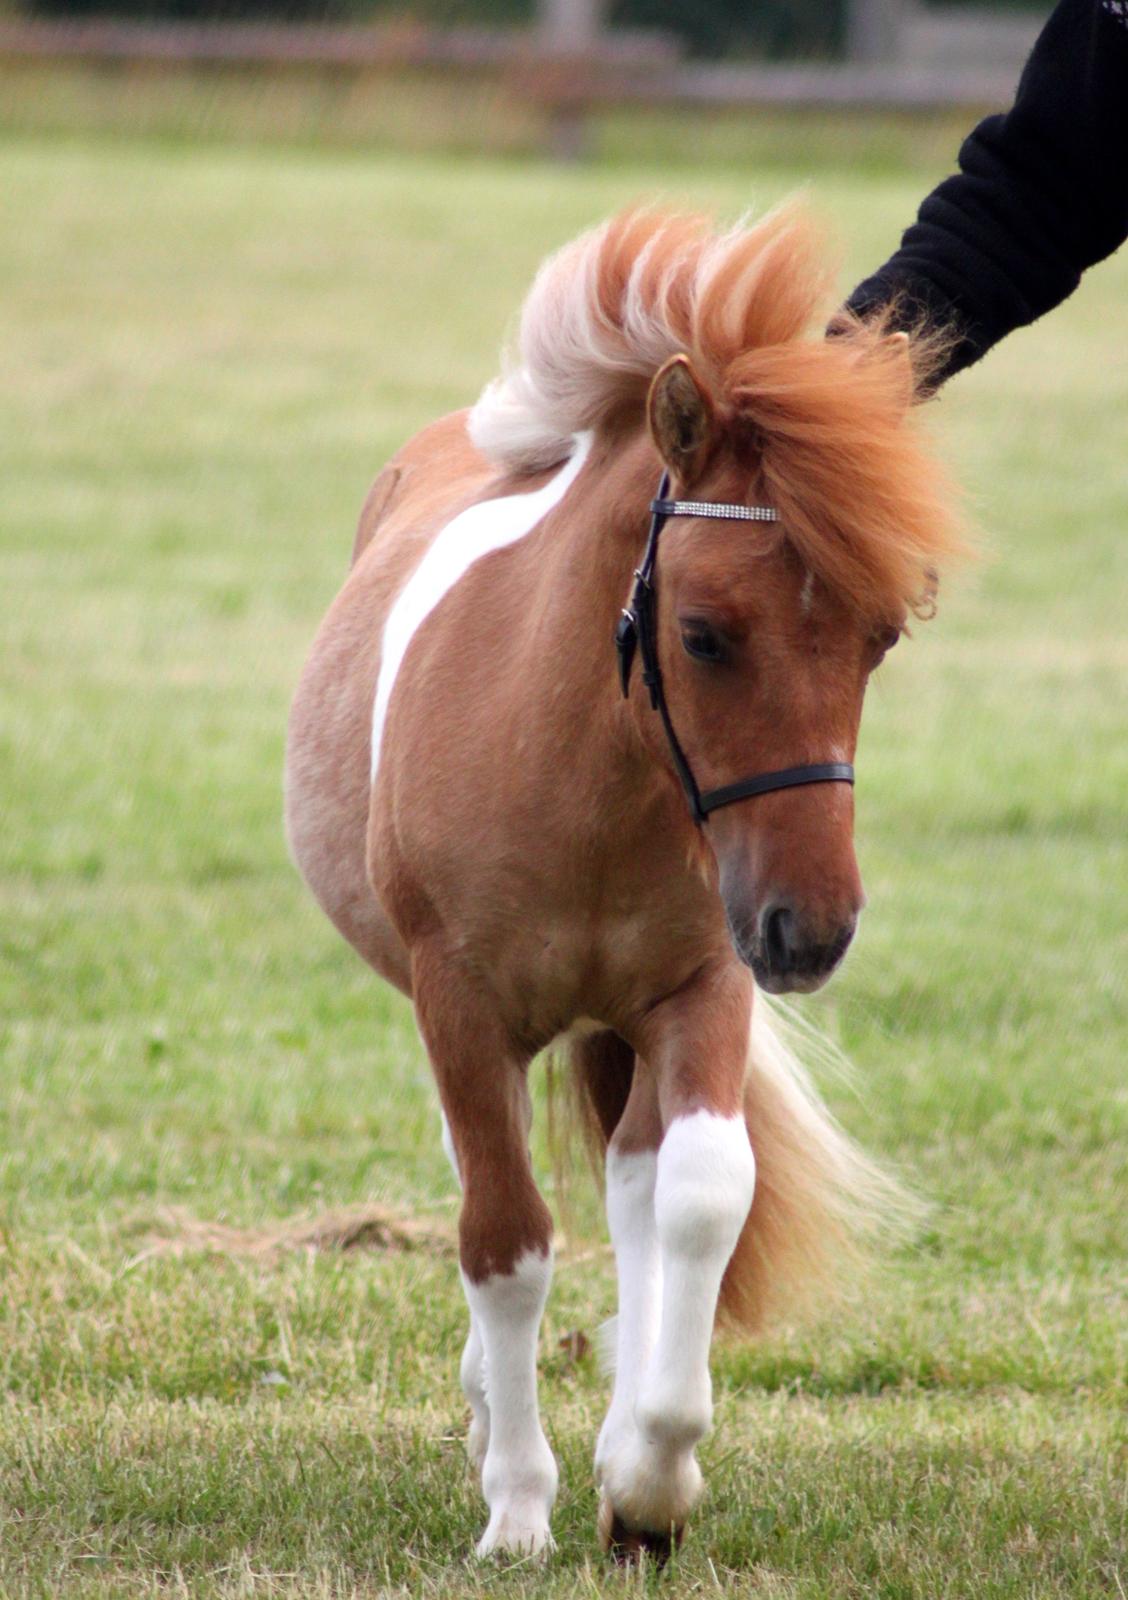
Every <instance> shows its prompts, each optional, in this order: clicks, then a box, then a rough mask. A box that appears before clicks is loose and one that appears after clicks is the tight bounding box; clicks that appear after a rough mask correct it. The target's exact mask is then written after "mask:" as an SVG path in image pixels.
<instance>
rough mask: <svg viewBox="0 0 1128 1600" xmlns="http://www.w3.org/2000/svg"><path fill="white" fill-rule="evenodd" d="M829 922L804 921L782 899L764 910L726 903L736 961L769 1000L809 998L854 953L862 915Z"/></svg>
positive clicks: (766, 903)
mask: <svg viewBox="0 0 1128 1600" xmlns="http://www.w3.org/2000/svg"><path fill="white" fill-rule="evenodd" d="M859 909H860V907H852V908H851V909H850V910H849V912H848V914H846V915H845V916H844V917H840V918H835V919H828V918H815V917H812V916H810V915H805V914H804V912H803V911H802V910H801V909H800V907H799V906H798V905H797V904H795V903H793V902H792V901H789V900H786V899H784V898H782V897H781V896H771V897H769V898H767V899H766V900H765V901H764V903H763V904H762V905H761V906H760V907H759V909H754V908H753V907H750V906H748V905H747V904H746V903H745V905H743V906H739V905H738V904H734V903H733V902H732V901H726V905H725V911H726V915H727V919H728V927H729V935H730V937H731V939H732V943H733V947H734V949H735V950H736V953H737V955H738V956H739V957H740V959H741V960H742V961H743V962H744V964H745V966H747V967H751V969H752V975H753V977H754V978H755V979H756V982H757V983H758V984H759V986H760V988H761V989H763V990H765V991H766V992H767V993H768V994H806V993H808V992H809V991H810V990H812V989H818V988H820V987H821V986H822V984H824V983H825V982H826V980H827V979H828V978H829V977H830V975H831V973H832V972H833V971H834V969H835V968H836V967H837V966H838V964H839V962H840V961H841V960H842V957H843V956H844V955H845V954H846V951H847V949H848V948H849V945H850V941H851V939H852V938H853V937H854V930H855V929H856V927H857V925H858V910H859Z"/></svg>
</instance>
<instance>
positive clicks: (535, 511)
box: [372, 433, 593, 780]
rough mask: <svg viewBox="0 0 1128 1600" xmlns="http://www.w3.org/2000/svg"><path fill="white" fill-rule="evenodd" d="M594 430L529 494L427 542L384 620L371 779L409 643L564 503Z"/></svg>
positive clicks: (473, 515) (487, 507) (477, 511)
mask: <svg viewBox="0 0 1128 1600" xmlns="http://www.w3.org/2000/svg"><path fill="white" fill-rule="evenodd" d="M592 437H593V436H592V434H590V433H577V434H576V435H575V438H574V444H575V449H574V450H573V452H572V455H571V456H570V457H569V459H568V461H567V462H566V463H565V465H564V466H563V467H561V469H560V471H559V472H558V473H557V474H556V475H555V477H552V478H550V479H549V480H548V482H547V483H546V484H544V485H543V486H542V487H541V488H539V489H534V490H533V491H532V492H531V493H529V494H514V495H505V496H503V497H502V498H501V499H498V500H482V501H479V503H478V504H477V505H473V506H468V507H467V509H466V510H465V511H461V512H459V514H458V516H457V517H455V518H454V519H453V520H452V521H450V522H448V523H447V525H446V527H445V528H443V529H442V530H441V532H440V533H439V534H437V536H436V537H435V538H434V540H432V542H431V544H430V545H429V546H428V547H427V550H426V553H425V554H424V556H423V559H422V561H420V563H419V565H418V566H417V567H416V569H415V571H414V572H413V573H412V574H411V577H410V578H409V579H408V580H407V582H406V584H404V586H403V588H402V589H401V590H400V592H399V594H398V595H397V596H396V599H395V602H394V604H393V605H392V609H391V610H390V611H389V612H388V617H387V621H386V622H385V623H384V641H383V650H382V654H381V658H380V676H379V678H378V679H377V682H376V700H375V703H374V705H373V708H372V778H373V780H375V777H376V769H377V767H378V766H379V764H380V744H381V741H382V739H383V736H384V723H385V721H386V720H387V716H388V705H389V703H390V701H391V698H392V689H393V688H394V687H395V681H396V678H397V676H398V674H399V670H400V667H401V666H402V665H403V660H404V657H405V656H406V654H407V649H408V646H409V645H410V643H411V641H412V639H413V638H414V637H415V634H416V632H417V630H418V629H419V627H420V625H421V624H422V623H423V622H425V621H426V619H427V618H428V617H429V616H430V614H431V612H432V611H433V610H434V609H435V607H436V606H437V605H438V603H439V601H440V600H441V599H442V598H443V596H444V595H445V594H446V593H447V592H448V590H450V589H453V587H454V585H455V584H456V583H457V582H458V580H459V578H461V577H463V576H465V574H466V573H467V572H468V571H469V569H470V568H471V567H472V566H473V565H474V563H475V561H479V560H480V559H481V558H482V556H486V555H489V553H490V551H491V550H500V549H502V548H503V547H504V546H505V545H507V544H515V543H516V541H517V540H518V539H523V538H524V537H525V535H526V534H527V533H531V532H532V530H533V529H534V528H535V527H536V525H537V523H538V522H540V521H541V520H542V518H544V517H546V516H547V515H548V513H549V512H550V511H551V510H552V508H553V507H554V506H556V505H559V503H560V501H561V500H562V499H563V498H564V496H565V495H566V494H567V492H568V490H569V489H570V488H571V486H572V484H573V483H574V482H575V480H576V478H577V477H578V475H579V472H580V468H581V467H582V466H583V464H584V462H585V461H586V460H587V456H588V451H589V450H590V449H591V441H592Z"/></svg>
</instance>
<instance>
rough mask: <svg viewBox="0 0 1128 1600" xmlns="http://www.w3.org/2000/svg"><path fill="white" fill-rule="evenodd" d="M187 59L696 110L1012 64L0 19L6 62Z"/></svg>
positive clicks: (897, 103) (896, 95)
mask: <svg viewBox="0 0 1128 1600" xmlns="http://www.w3.org/2000/svg"><path fill="white" fill-rule="evenodd" d="M75 59H83V60H88V61H95V62H97V61H101V62H131V61H133V62H138V63H141V62H164V63H170V64H172V63H175V64H183V65H200V66H206V65H224V64H231V65H248V66H250V65H261V66H267V67H281V66H289V67H308V68H318V69H338V70H340V71H342V72H348V71H365V70H377V69H393V68H397V67H399V68H419V69H435V70H442V71H455V72H457V71H461V72H467V71H477V72H501V73H504V74H505V76H506V79H507V82H508V83H509V85H510V87H513V88H516V89H517V90H518V91H519V92H522V93H524V94H526V95H527V96H528V97H529V98H530V99H532V100H534V101H536V102H538V103H540V104H545V105H549V106H569V107H572V108H575V109H577V110H579V109H580V108H582V107H585V106H591V107H595V106H598V105H604V104H609V103H611V104H621V103H626V102H631V103H653V104H667V105H677V104H690V105H697V106H715V107H724V106H750V105H765V106H794V107H807V108H811V107H853V106H857V107H861V106H879V107H883V108H887V109H893V110H895V109H902V110H924V109H931V108H944V107H950V106H959V105H967V106H990V105H996V104H997V105H1003V104H1006V103H1007V102H1009V100H1010V98H1011V96H1012V94H1013V92H1014V72H1013V70H1012V69H1011V68H1009V67H1006V68H1004V67H998V66H988V67H981V68H977V67H954V66H940V65H921V66H912V65H908V64H904V63H898V62H892V63H883V64H873V65H868V64H844V65H770V66H767V65H755V64H737V63H719V62H687V61H684V60H681V59H679V55H678V49H677V45H676V43H675V42H674V41H672V40H671V39H670V38H669V37H667V36H664V35H661V34H656V33H655V34H651V33H628V32H608V33H606V34H603V35H602V36H601V38H600V45H599V51H598V54H597V55H592V56H568V55H564V54H560V53H556V52H553V51H551V50H547V49H546V48H545V47H544V45H543V43H541V42H540V41H539V40H538V36H537V35H536V34H535V33H534V32H532V31H529V30H526V31H519V30H501V29H496V30H491V29H482V28H450V29H442V30H439V29H433V28H427V27H422V26H420V27H413V26H398V25H397V26H379V27H361V26H349V25H342V26H337V25H334V26H324V25H319V24H305V23H287V24H279V23H181V22H167V23H166V22H161V23H144V22H121V21H113V20H110V19H97V20H81V21H78V20H68V21H58V22H46V21H42V22H41V21H31V20H27V21H23V20H19V21H13V20H7V21H4V22H0V61H3V60H8V61H19V60H24V61H30V60H38V61H45V60H75Z"/></svg>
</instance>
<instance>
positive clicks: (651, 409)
mask: <svg viewBox="0 0 1128 1600" xmlns="http://www.w3.org/2000/svg"><path fill="white" fill-rule="evenodd" d="M646 415H647V420H648V422H649V423H650V432H651V436H652V437H653V439H654V443H655V444H656V445H657V446H658V454H659V455H660V456H661V457H662V460H663V461H664V462H665V463H666V465H667V467H669V469H670V471H671V472H672V473H674V474H675V475H676V476H677V478H678V481H679V482H680V483H681V484H682V485H683V486H686V487H688V485H689V484H691V483H692V482H693V480H694V479H695V478H696V477H697V475H698V474H699V473H700V471H701V469H702V468H703V467H704V465H705V460H706V457H707V456H708V454H709V450H710V447H711V445H712V443H713V432H714V426H715V419H714V415H713V402H712V401H711V400H710V398H709V396H708V394H707V393H706V391H705V389H704V388H703V387H702V385H701V383H700V381H699V379H698V377H697V374H696V373H695V372H694V370H693V367H692V365H691V364H690V360H689V357H688V356H671V357H670V359H669V360H668V361H667V362H666V364H665V365H664V366H662V367H659V369H658V371H657V372H656V373H655V375H654V381H653V383H652V384H651V385H650V394H649V395H648V397H647V401H646Z"/></svg>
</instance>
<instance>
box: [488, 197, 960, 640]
mask: <svg viewBox="0 0 1128 1600" xmlns="http://www.w3.org/2000/svg"><path fill="white" fill-rule="evenodd" d="M828 260H829V253H828V251H827V249H826V247H825V241H824V238H823V235H822V232H821V230H820V229H819V228H818V227H817V226H816V225H815V224H814V222H813V221H812V219H811V217H810V216H809V215H808V213H807V212H806V211H805V210H804V209H803V208H802V207H801V206H798V205H796V204H789V205H786V206H783V207H780V208H779V209H777V210H776V211H773V212H771V213H769V214H768V215H767V216H765V217H763V218H762V219H760V220H759V221H758V222H757V223H755V224H754V225H751V226H750V225H747V224H744V223H742V224H738V225H737V226H735V227H732V228H730V229H728V230H727V231H723V232H719V231H717V230H716V229H715V228H714V226H713V225H712V223H711V222H710V220H709V219H708V218H705V217H702V216H695V215H681V214H676V213H667V212H661V211H651V210H636V211H628V212H626V213H623V214H622V215H619V216H616V217H613V218H611V219H610V220H609V221H607V222H605V223H604V224H602V226H600V227H598V228H596V229H594V230H593V231H591V232H590V233H587V234H584V235H582V236H581V237H580V238H579V239H576V240H574V241H572V242H571V243H570V244H568V245H565V246H564V248H563V249H562V250H560V251H558V252H557V254H556V255H554V256H552V257H550V258H549V259H548V260H547V261H546V262H545V263H544V265H543V266H542V267H541V269H540V272H539V273H538V274H537V278H536V280H535V282H534V284H533V287H532V289H531V290H530V292H529V295H528V297H527V299H526V301H525V305H524V309H523V311H522V316H521V324H520V331H519V334H518V339H517V344H516V349H515V350H514V352H513V353H512V354H511V356H510V357H509V358H508V360H507V362H506V365H505V370H504V371H503V374H502V376H501V377H499V378H498V379H496V380H495V381H494V382H493V383H491V384H490V385H489V386H488V387H487V389H486V390H485V392H484V393H483V395H482V396H481V398H480V399H479V401H478V403H477V405H476V406H475V408H474V410H473V412H472V414H471V418H470V425H469V426H470V435H471V438H472V439H473V441H474V443H475V444H476V445H477V446H478V448H479V449H480V450H482V451H483V452H484V453H485V454H486V455H487V456H489V457H490V458H491V459H493V460H494V461H496V462H497V463H498V464H499V465H501V466H503V467H504V468H506V469H507V470H510V471H517V472H532V471H539V470H542V469H544V468H546V467H549V466H552V465H553V464H555V463H556V462H558V461H560V460H562V459H563V457H564V456H566V455H567V454H568V451H569V449H570V448H571V439H572V436H573V435H574V434H575V433H577V432H579V431H581V430H584V429H599V428H600V426H601V425H604V424H606V423H607V422H608V421H609V420H610V418H612V417H613V416H619V417H621V416H623V415H624V414H628V415H629V414H637V418H638V420H639V421H641V419H642V416H643V413H644V408H645V401H646V393H647V389H648V387H649V385H650V382H651V380H652V378H653V376H654V374H655V372H656V371H657V370H658V368H659V367H660V366H661V365H662V364H663V362H665V361H666V360H667V359H668V358H669V357H670V356H671V355H675V354H678V353H681V352H684V353H685V354H686V355H688V356H689V358H690V360H691V361H692V363H693V365H694V368H695V370H696V371H697V373H698V376H699V377H700V379H701V380H702V382H703V383H704V384H705V385H706V386H707V387H708V388H709V390H710V391H711V393H712V395H713V397H714V399H715V400H716V401H717V402H718V403H719V405H720V406H721V407H722V408H723V409H724V410H725V411H726V412H727V413H728V414H729V415H730V416H731V417H732V418H733V419H734V421H736V422H737V423H738V424H743V423H747V424H748V425H750V427H751V428H752V429H754V430H755V438H756V440H757V446H758V454H759V466H760V472H761V475H762V479H763V488H764V490H765V491H766V492H767V493H768V494H769V495H770V496H771V499H772V503H773V504H775V505H776V507H777V509H778V510H779V511H780V513H781V517H782V519H783V525H784V527H785V529H786V531H787V534H788V537H789V538H790V539H791V541H792V543H793V544H794V546H795V547H796V549H797V550H798V551H799V553H800V555H801V556H802V558H803V559H804V561H805V562H806V563H807V565H808V566H809V567H810V569H811V570H812V571H813V572H815V573H816V574H817V575H818V576H819V577H820V578H821V579H823V580H824V581H825V582H827V583H828V584H829V585H830V586H831V587H832V588H833V589H835V591H836V592H838V593H840V594H842V595H843V596H844V597H845V598H847V599H848V600H849V601H850V602H851V603H852V604H853V605H855V606H856V607H858V608H859V609H861V610H863V611H865V612H866V613H867V614H872V615H882V616H890V617H892V616H895V615H896V614H897V613H899V612H902V613H903V612H904V610H905V609H919V608H921V607H922V606H924V605H925V604H926V595H927V594H928V592H929V589H930V584H931V583H932V582H933V581H934V580H933V578H932V576H931V575H932V574H933V573H934V571H935V569H936V568H937V567H938V566H939V565H940V564H941V563H942V562H943V560H944V558H945V557H947V556H949V555H951V554H953V553H955V552H956V551H957V550H958V549H959V548H960V545H961V539H960V533H959V528H958V522H957V517H956V515H955V512H954V510H953V508H954V506H955V505H956V503H957V500H956V496H955V494H954V491H953V487H952V485H951V483H950V481H949V480H948V478H947V476H946V474H945V473H944V472H943V471H942V469H941V468H940V466H939V463H938V462H937V460H936V458H935V456H934V454H933V453H932V452H931V451H930V450H929V449H928V447H927V445H926V443H925V441H924V440H923V439H922V438H921V434H920V429H919V427H918V426H917V425H916V423H915V420H914V419H913V418H912V417H911V416H910V415H909V390H910V388H911V387H912V384H913V381H914V378H915V383H916V385H917V387H918V388H922V387H924V385H925V384H926V382H927V376H928V372H929V371H930V370H931V368H932V367H933V365H934V363H935V362H936V361H937V359H938V357H939V350H938V345H937V340H936V338H935V337H933V336H930V335H921V336H920V337H914V339H913V341H912V346H911V349H912V370H911V371H910V367H909V364H908V363H907V362H906V359H905V352H904V349H903V347H902V346H899V345H898V344H897V342H896V341H894V340H892V339H890V338H889V337H888V336H887V334H886V331H885V328H884V326H883V325H882V323H881V322H880V321H878V322H870V323H866V324H864V323H861V322H859V321H857V320H856V319H851V318H849V317H842V318H840V319H839V322H838V333H837V336H836V337H834V338H831V339H828V338H826V337H825V336H824V328H825V324H826V314H827V310H828V308H829V307H828V301H829V299H830V294H831V291H832V289H833V278H834V274H833V263H831V265H829V266H828Z"/></svg>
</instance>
